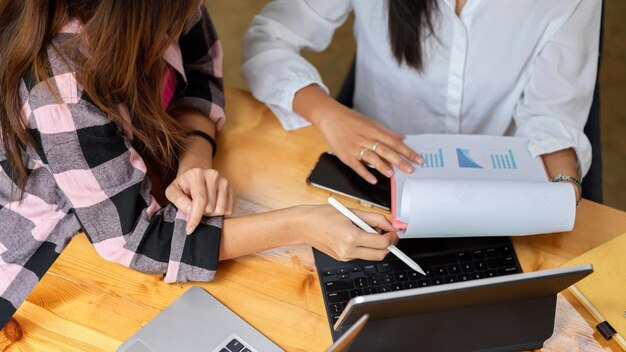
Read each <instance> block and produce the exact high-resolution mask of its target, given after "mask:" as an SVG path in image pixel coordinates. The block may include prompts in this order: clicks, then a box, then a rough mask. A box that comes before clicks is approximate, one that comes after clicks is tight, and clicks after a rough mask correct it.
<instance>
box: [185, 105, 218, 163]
mask: <svg viewBox="0 0 626 352" xmlns="http://www.w3.org/2000/svg"><path fill="white" fill-rule="evenodd" d="M176 119H177V121H178V122H179V123H180V124H181V125H182V126H183V127H185V128H187V129H188V130H190V131H192V130H198V131H202V132H204V133H206V134H208V135H209V136H211V137H215V123H214V122H213V121H211V120H210V119H208V118H207V117H206V116H204V115H203V114H202V113H200V112H198V111H195V110H187V111H182V112H181V113H179V114H178V115H177V117H176ZM212 155H213V146H212V145H211V143H209V142H208V141H207V140H205V139H204V138H202V137H199V136H194V135H190V136H189V141H188V142H187V145H186V146H185V149H184V150H183V151H182V152H181V153H180V155H179V166H178V174H179V175H180V174H181V173H183V172H185V171H186V170H189V169H191V168H195V167H200V168H204V169H211V168H212V165H213V158H212Z"/></svg>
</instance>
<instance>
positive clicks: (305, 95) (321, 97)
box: [293, 84, 347, 128]
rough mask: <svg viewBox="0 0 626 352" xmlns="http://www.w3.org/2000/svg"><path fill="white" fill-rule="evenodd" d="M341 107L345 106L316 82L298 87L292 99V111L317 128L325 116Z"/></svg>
mask: <svg viewBox="0 0 626 352" xmlns="http://www.w3.org/2000/svg"><path fill="white" fill-rule="evenodd" d="M341 108H345V107H344V106H343V105H341V104H340V103H339V102H337V101H336V100H335V99H334V98H333V97H331V96H329V95H328V94H326V92H325V91H324V90H323V89H322V88H321V87H320V86H318V85H317V84H311V85H309V86H306V87H304V88H302V89H300V90H299V91H298V92H297V93H296V95H295V97H294V99H293V111H294V112H295V113H297V114H298V115H300V116H302V117H303V118H304V119H305V120H307V121H309V122H311V123H312V124H313V125H315V126H316V127H318V128H319V123H320V122H321V121H322V119H323V118H324V117H325V116H331V115H333V114H335V113H336V111H337V109H341ZM346 109H347V108H346Z"/></svg>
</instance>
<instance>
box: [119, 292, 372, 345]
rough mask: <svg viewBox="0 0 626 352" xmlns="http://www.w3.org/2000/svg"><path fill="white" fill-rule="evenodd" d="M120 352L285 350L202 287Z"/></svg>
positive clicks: (348, 335)
mask: <svg viewBox="0 0 626 352" xmlns="http://www.w3.org/2000/svg"><path fill="white" fill-rule="evenodd" d="M367 318H368V316H367V315H365V316H362V317H360V318H359V319H357V320H356V322H355V323H354V324H351V326H350V328H349V329H347V331H346V332H345V334H343V336H342V337H341V338H340V339H339V340H337V341H336V342H335V343H334V344H333V345H332V346H331V347H330V348H329V349H328V351H329V352H343V351H345V350H347V348H348V347H349V346H350V344H351V342H352V341H353V340H354V339H355V337H356V335H357V334H358V333H359V332H360V331H361V329H362V328H363V326H364V325H365V323H366V322H367ZM118 351H121V352H161V351H167V352H170V351H180V352H184V351H213V352H266V351H267V352H273V351H283V350H282V349H281V348H280V347H278V346H277V345H276V344H275V343H273V342H272V341H270V339H268V338H267V337H265V336H264V335H263V334H261V333H260V332H259V331H258V330H256V329H255V328H253V327H252V326H251V325H250V324H248V323H246V322H245V321H244V320H243V319H241V318H240V317H239V316H237V315H236V314H235V313H234V312H233V311H231V310H230V309H228V308H227V307H226V306H225V305H223V304H222V303H221V302H220V301H218V300H217V299H216V298H215V297H213V296H211V295H210V294H209V293H208V292H206V291H205V290H203V289H202V288H200V287H196V286H194V287H192V288H190V289H189V290H187V292H185V293H184V294H183V295H182V296H180V297H179V298H178V299H177V300H176V301H174V302H173V303H172V304H170V305H169V306H168V307H167V308H165V309H164V310H163V311H162V312H161V313H160V314H159V315H157V316H156V318H154V319H153V320H151V321H150V322H149V323H148V324H146V325H145V326H144V327H143V328H141V330H139V331H138V332H137V333H136V334H135V335H133V336H131V337H130V338H129V339H128V340H127V341H126V342H124V343H123V344H122V345H121V346H120V347H119V349H118Z"/></svg>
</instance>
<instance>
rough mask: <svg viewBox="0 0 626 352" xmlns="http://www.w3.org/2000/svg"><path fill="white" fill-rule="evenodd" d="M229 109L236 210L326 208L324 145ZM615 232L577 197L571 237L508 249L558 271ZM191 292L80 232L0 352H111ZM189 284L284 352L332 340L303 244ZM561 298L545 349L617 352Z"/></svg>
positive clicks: (239, 97) (226, 139) (256, 108)
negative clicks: (105, 251) (317, 176)
mask: <svg viewBox="0 0 626 352" xmlns="http://www.w3.org/2000/svg"><path fill="white" fill-rule="evenodd" d="M227 101H228V106H227V113H228V114H227V115H228V118H229V120H228V123H227V124H226V127H225V129H224V131H223V132H222V133H221V134H220V135H219V137H218V143H219V145H220V150H219V153H218V157H217V159H216V168H217V169H219V170H220V171H221V172H222V173H223V174H224V175H225V176H226V177H227V178H228V179H229V180H230V181H231V182H232V185H233V186H234V189H235V192H236V195H237V200H236V212H237V214H249V213H255V212H260V211H266V210H270V209H277V208H282V207H288V206H292V205H296V204H301V203H318V204H319V203H324V202H325V199H326V197H327V196H328V194H327V193H325V192H323V191H319V190H317V189H314V188H311V187H310V186H308V185H307V184H306V183H305V178H306V176H307V174H308V172H309V171H310V169H311V168H312V166H313V165H314V163H315V161H316V160H317V157H318V155H319V154H320V153H321V152H322V151H325V150H327V149H328V147H327V145H326V144H325V143H324V142H323V140H322V138H321V136H320V135H319V134H318V133H317V131H316V130H315V129H313V128H304V129H301V130H298V131H294V132H285V131H284V130H283V129H282V128H281V127H280V126H279V124H278V122H277V120H276V119H275V118H274V116H273V115H272V113H271V112H270V111H269V110H268V109H267V108H266V107H265V106H263V105H262V104H260V103H259V102H257V101H256V100H254V99H253V98H252V97H251V96H250V94H249V93H247V92H244V91H241V90H237V89H233V88H229V89H227ZM346 203H348V205H350V206H352V207H358V204H356V203H351V202H348V201H346ZM624 232H626V213H624V212H621V211H619V210H615V209H611V208H609V207H606V206H603V205H600V204H596V203H593V202H590V201H584V202H583V203H582V204H581V206H580V207H579V208H578V216H577V220H576V226H575V230H574V231H572V232H570V233H561V234H548V235H540V236H532V237H518V238H515V239H514V240H513V242H514V246H515V249H516V251H517V253H518V256H519V258H520V261H521V263H522V266H523V269H524V271H533V270H539V269H547V268H554V267H557V266H558V265H560V264H562V263H564V262H565V261H567V260H568V259H570V258H573V257H575V256H577V255H579V254H581V253H583V252H585V251H587V250H589V249H591V248H593V247H596V246H598V245H599V244H601V243H603V242H606V241H608V240H609V239H611V238H613V237H615V236H617V235H619V234H622V233H624ZM250 235H251V236H253V235H254V234H250ZM191 285H192V284H185V285H168V284H165V283H163V282H162V279H161V276H159V275H147V274H142V273H138V272H135V271H132V270H130V269H126V268H124V267H122V266H119V265H117V264H113V263H109V262H106V261H104V260H103V259H101V258H100V257H99V256H98V254H97V253H96V252H95V250H94V249H93V248H92V246H91V245H90V244H89V242H88V241H87V239H86V237H85V236H84V235H79V236H77V237H76V238H75V239H74V240H73V241H72V242H71V243H70V245H69V247H68V248H67V249H66V250H65V251H64V252H63V253H62V255H61V256H60V257H59V259H58V260H57V261H56V263H55V264H54V265H53V266H52V268H51V269H50V271H49V272H48V273H47V274H46V275H45V276H44V277H43V279H42V281H41V283H40V284H39V285H37V287H36V288H35V289H34V290H33V292H32V293H31V294H30V296H29V297H28V299H27V301H26V302H25V303H24V304H23V305H22V306H21V308H20V309H19V310H18V312H17V314H16V315H15V320H16V321H17V323H18V324H19V327H20V328H21V330H22V332H23V335H22V336H21V337H16V336H15V335H14V334H12V333H10V332H8V331H4V332H3V333H4V334H3V335H2V334H0V349H2V350H5V351H18V350H19V351H22V350H24V351H57V350H58V351H100V350H104V351H110V350H114V349H116V348H117V347H118V346H119V345H120V344H121V343H122V342H123V341H124V340H126V339H127V338H128V337H129V336H131V335H132V334H134V333H135V332H136V331H137V330H139V328H140V327H142V326H143V325H145V324H146V323H147V322H148V321H149V320H150V319H152V318H154V316H155V315H157V314H158V313H159V312H160V311H161V310H162V309H163V308H165V307H166V306H167V305H168V304H170V303H171V302H172V301H174V300H175V299H176V298H177V297H178V296H180V295H181V294H182V293H183V292H184V291H185V290H186V289H187V288H189V287H190V286H191ZM195 285H199V286H201V287H203V288H204V289H206V290H207V291H209V292H210V293H211V294H213V295H214V296H215V297H217V298H218V299H219V300H220V301H222V302H223V303H224V304H225V305H226V306H228V307H229V308H231V309H232V310H234V311H235V312H236V313H237V314H239V315H240V316H241V317H243V318H244V319H245V320H246V321H248V322H249V323H250V324H252V325H253V326H254V327H256V328H257V329H259V330H260V331H261V332H262V333H264V334H265V335H267V336H268V337H269V338H270V339H272V340H273V341H275V342H276V343H277V344H278V345H280V346H281V347H283V348H284V349H286V350H288V351H323V350H325V348H327V347H328V346H329V345H330V344H331V337H330V332H329V327H328V323H327V320H326V313H325V311H324V305H323V300H322V295H321V290H320V285H319V282H318V279H317V275H316V271H315V267H314V262H313V255H312V252H311V249H310V247H308V246H304V245H302V246H292V247H283V248H277V249H274V250H270V251H266V252H262V253H258V254H256V255H252V256H247V257H243V258H239V259H236V260H231V261H227V262H223V263H221V264H220V267H219V269H218V273H217V276H216V278H215V280H214V281H212V282H210V283H195ZM563 296H564V297H565V299H562V298H560V299H559V305H558V313H557V324H556V325H557V326H556V332H555V335H554V336H553V337H552V338H551V339H550V340H549V341H548V342H547V343H546V346H545V348H544V350H554V351H562V350H568V351H572V350H579V351H589V350H594V349H596V350H597V349H600V350H602V349H603V348H604V349H612V350H616V351H617V350H619V347H618V346H617V345H616V344H615V343H614V342H611V343H607V342H606V341H603V340H602V338H601V337H599V335H598V334H597V332H594V330H593V329H592V328H591V326H593V325H595V323H594V322H593V320H592V319H591V317H590V315H589V314H588V313H587V312H586V311H585V310H584V309H583V308H582V307H581V306H580V305H579V304H578V302H577V301H576V300H575V299H573V298H572V297H571V296H570V295H569V294H567V293H565V294H564V295H563ZM572 306H573V307H575V308H572ZM581 315H582V318H581ZM585 319H587V321H588V323H587V322H586V321H585Z"/></svg>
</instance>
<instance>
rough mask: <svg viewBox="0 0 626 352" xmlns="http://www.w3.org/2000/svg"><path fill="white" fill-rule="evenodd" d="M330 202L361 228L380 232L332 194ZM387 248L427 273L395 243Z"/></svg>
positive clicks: (416, 268)
mask: <svg viewBox="0 0 626 352" xmlns="http://www.w3.org/2000/svg"><path fill="white" fill-rule="evenodd" d="M328 203H329V204H330V205H332V206H333V207H334V208H335V209H337V210H338V211H339V212H340V213H341V214H343V215H345V216H346V217H347V218H348V219H350V221H352V222H353V223H354V224H355V225H356V226H358V227H359V228H361V230H363V231H365V232H369V233H375V234H378V232H376V230H374V229H373V228H372V227H371V226H370V225H368V224H367V223H366V222H365V221H363V220H361V218H359V217H358V216H356V214H354V213H353V212H351V211H350V209H348V208H346V207H345V206H344V205H343V204H341V203H339V201H338V200H336V199H335V198H333V197H332V196H330V197H328ZM387 249H388V250H389V252H391V253H393V254H394V255H395V256H396V257H398V258H399V259H400V260H402V261H403V262H404V263H405V264H406V265H408V266H409V267H410V268H411V269H413V270H415V271H417V272H418V273H420V274H422V275H426V273H425V272H424V270H422V268H420V266H419V265H417V263H416V262H414V261H413V259H411V258H409V256H408V255H406V254H404V253H403V252H402V251H401V250H399V249H398V247H396V246H395V245H393V244H390V245H389V247H387Z"/></svg>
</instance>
